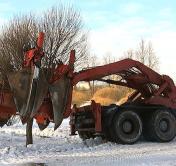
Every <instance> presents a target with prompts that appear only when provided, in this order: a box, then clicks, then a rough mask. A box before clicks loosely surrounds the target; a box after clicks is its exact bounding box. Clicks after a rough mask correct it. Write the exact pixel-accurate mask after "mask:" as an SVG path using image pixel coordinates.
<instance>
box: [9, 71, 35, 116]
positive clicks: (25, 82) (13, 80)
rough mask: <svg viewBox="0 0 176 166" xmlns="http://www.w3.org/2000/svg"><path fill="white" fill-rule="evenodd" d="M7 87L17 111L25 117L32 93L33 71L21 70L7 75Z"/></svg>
mask: <svg viewBox="0 0 176 166" xmlns="http://www.w3.org/2000/svg"><path fill="white" fill-rule="evenodd" d="M7 77H8V81H9V85H10V87H11V90H12V92H13V95H14V102H15V105H16V108H17V111H18V112H19V114H20V115H21V117H24V116H25V115H26V111H27V107H28V103H29V99H30V96H31V92H32V84H33V71H32V70H31V69H23V70H21V71H17V72H13V73H10V74H8V75H7Z"/></svg>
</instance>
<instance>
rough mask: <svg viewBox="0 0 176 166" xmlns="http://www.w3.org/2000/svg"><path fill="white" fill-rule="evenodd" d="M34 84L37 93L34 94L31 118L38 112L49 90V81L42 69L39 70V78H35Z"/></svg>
mask: <svg viewBox="0 0 176 166" xmlns="http://www.w3.org/2000/svg"><path fill="white" fill-rule="evenodd" d="M34 85H35V94H34V102H33V104H32V105H33V108H32V113H31V118H32V117H34V116H35V115H36V114H37V111H38V110H39V108H40V106H41V105H42V102H43V100H44V98H45V97H46V94H47V92H48V82H47V80H46V77H45V74H44V71H43V70H42V69H40V70H39V75H38V78H36V79H34Z"/></svg>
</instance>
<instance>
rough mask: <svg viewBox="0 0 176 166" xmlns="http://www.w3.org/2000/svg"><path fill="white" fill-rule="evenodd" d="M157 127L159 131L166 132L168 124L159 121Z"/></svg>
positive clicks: (164, 121)
mask: <svg viewBox="0 0 176 166" xmlns="http://www.w3.org/2000/svg"><path fill="white" fill-rule="evenodd" d="M159 127H160V130H161V131H163V132H166V131H167V130H168V122H167V121H166V120H161V121H160V125H159Z"/></svg>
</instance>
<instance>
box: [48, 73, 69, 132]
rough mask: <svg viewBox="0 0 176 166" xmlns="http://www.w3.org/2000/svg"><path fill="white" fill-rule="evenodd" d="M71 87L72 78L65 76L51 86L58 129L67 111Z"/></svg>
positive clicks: (50, 90)
mask: <svg viewBox="0 0 176 166" xmlns="http://www.w3.org/2000/svg"><path fill="white" fill-rule="evenodd" d="M69 88H70V79H69V78H67V77H66V76H63V77H62V78H60V79H59V80H57V81H55V82H54V83H53V84H51V85H50V86H49V92H50V95H51V101H52V105H53V114H54V123H55V127H54V129H55V130H56V129H57V128H58V127H59V126H60V124H61V123H62V120H63V118H64V117H63V113H64V112H65V111H66V107H67V102H68V96H69Z"/></svg>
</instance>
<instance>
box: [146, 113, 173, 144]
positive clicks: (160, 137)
mask: <svg viewBox="0 0 176 166" xmlns="http://www.w3.org/2000/svg"><path fill="white" fill-rule="evenodd" d="M175 120H176V119H175V116H174V115H173V114H172V113H171V112H170V111H167V110H156V111H154V112H153V113H152V114H151V116H150V118H149V119H148V120H147V121H146V122H145V128H144V137H145V138H146V139H147V140H151V141H157V142H169V141H171V140H173V139H174V137H175V134H176V132H175Z"/></svg>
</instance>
